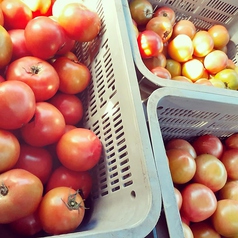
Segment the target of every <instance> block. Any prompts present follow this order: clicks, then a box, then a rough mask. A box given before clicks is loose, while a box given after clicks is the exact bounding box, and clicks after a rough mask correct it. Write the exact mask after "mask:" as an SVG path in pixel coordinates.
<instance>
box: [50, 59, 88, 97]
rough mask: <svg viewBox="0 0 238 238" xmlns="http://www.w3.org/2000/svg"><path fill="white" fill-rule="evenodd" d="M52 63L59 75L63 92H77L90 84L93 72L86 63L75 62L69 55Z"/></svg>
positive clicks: (60, 87) (60, 88)
mask: <svg viewBox="0 0 238 238" xmlns="http://www.w3.org/2000/svg"><path fill="white" fill-rule="evenodd" d="M52 65H53V67H54V69H55V70H56V72H57V74H58V76H59V80H60V85H59V90H60V91H61V92H63V93H68V94H77V93H80V92H82V91H83V90H85V89H86V87H87V86H88V85H89V83H90V80H91V73H90V71H89V69H88V67H87V66H86V65H84V64H82V63H79V62H74V61H72V60H70V59H69V58H67V57H59V58H57V59H56V60H55V62H54V63H53V64H52ZM69 79H70V80H69Z"/></svg>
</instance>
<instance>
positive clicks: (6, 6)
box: [0, 0, 32, 30]
mask: <svg viewBox="0 0 238 238" xmlns="http://www.w3.org/2000/svg"><path fill="white" fill-rule="evenodd" d="M0 6H1V9H2V12H3V17H4V27H5V28H6V29H7V30H10V29H24V28H25V27H26V25H27V23H28V22H29V21H30V20H31V19H32V11H31V9H30V8H29V7H28V6H27V5H26V4H24V3H23V2H22V1H20V0H4V1H2V2H1V4H0Z"/></svg>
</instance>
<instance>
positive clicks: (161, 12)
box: [153, 6, 176, 25]
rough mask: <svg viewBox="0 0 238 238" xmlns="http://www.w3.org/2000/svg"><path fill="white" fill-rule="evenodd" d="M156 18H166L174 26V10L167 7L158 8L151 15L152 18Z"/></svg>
mask: <svg viewBox="0 0 238 238" xmlns="http://www.w3.org/2000/svg"><path fill="white" fill-rule="evenodd" d="M157 16H163V17H168V18H169V20H170V22H171V24H172V25H174V23H175V17H176V15H175V12H174V10H173V9H172V8H170V7H167V6H162V7H159V8H158V9H157V10H155V12H154V14H153V17H157Z"/></svg>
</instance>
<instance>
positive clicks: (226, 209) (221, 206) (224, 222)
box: [211, 199, 238, 237]
mask: <svg viewBox="0 0 238 238" xmlns="http://www.w3.org/2000/svg"><path fill="white" fill-rule="evenodd" d="M237 213H238V201H236V200H232V199H222V200H219V201H218V202H217V208H216V210H215V212H214V214H213V215H212V217H211V221H212V224H213V226H214V228H215V230H216V231H217V232H218V233H219V234H220V235H222V236H225V237H232V236H237V235H238V216H237Z"/></svg>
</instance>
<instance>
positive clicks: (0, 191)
mask: <svg viewBox="0 0 238 238" xmlns="http://www.w3.org/2000/svg"><path fill="white" fill-rule="evenodd" d="M8 191H9V190H8V187H7V186H6V185H5V184H4V183H2V184H1V185H0V195H1V196H6V195H7V194H8Z"/></svg>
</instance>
